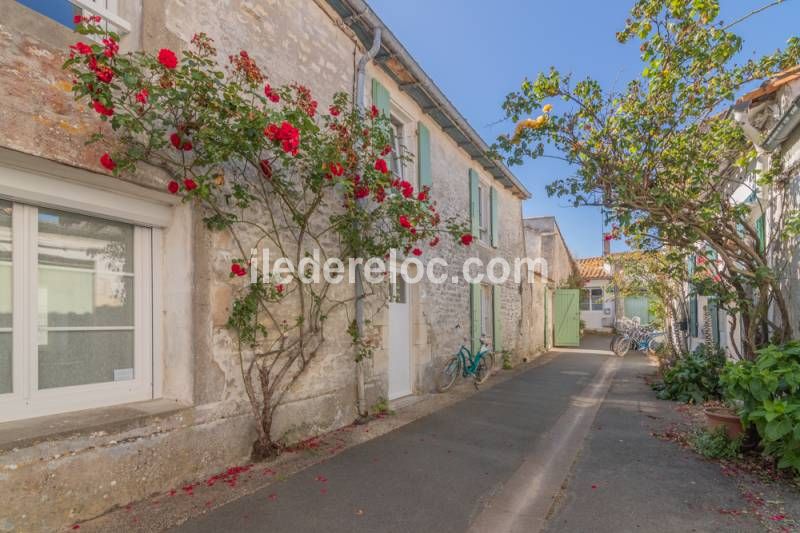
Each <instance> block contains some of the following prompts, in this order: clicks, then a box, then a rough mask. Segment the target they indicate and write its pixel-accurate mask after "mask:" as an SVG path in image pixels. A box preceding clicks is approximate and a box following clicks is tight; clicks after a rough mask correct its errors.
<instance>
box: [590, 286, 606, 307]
mask: <svg viewBox="0 0 800 533" xmlns="http://www.w3.org/2000/svg"><path fill="white" fill-rule="evenodd" d="M592 310H594V311H602V310H603V289H592Z"/></svg>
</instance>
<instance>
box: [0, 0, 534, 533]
mask: <svg viewBox="0 0 800 533" xmlns="http://www.w3.org/2000/svg"><path fill="white" fill-rule="evenodd" d="M321 6H322V3H321V2H320V3H317V2H314V1H312V0H304V1H299V0H260V1H235V0H231V1H227V2H223V3H222V4H220V3H219V2H211V1H209V0H202V1H198V2H186V1H183V0H168V1H165V2H161V1H157V0H144V1H143V2H142V6H141V7H142V9H141V12H140V16H141V20H140V22H141V24H138V23H137V24H135V25H134V26H135V27H136V30H135V31H134V32H132V33H131V34H129V35H128V36H126V37H125V38H124V39H123V43H122V45H123V49H129V50H131V49H137V48H143V49H146V50H156V49H158V48H160V47H164V46H167V47H171V48H173V49H182V48H185V47H186V46H187V44H188V41H189V40H190V39H191V37H192V35H193V34H194V33H195V32H199V31H203V32H206V33H207V34H208V35H209V36H211V37H212V38H214V39H215V41H216V44H217V45H218V47H219V50H220V58H224V57H227V55H228V54H233V53H237V52H238V51H239V50H242V49H246V50H248V51H249V52H250V54H251V56H252V57H254V58H255V59H256V61H257V62H258V63H259V65H260V66H262V68H263V70H264V71H265V73H267V74H268V76H269V78H270V82H271V83H273V84H275V85H279V84H283V83H287V82H290V81H297V82H300V83H303V84H305V85H307V86H308V87H309V88H310V89H311V90H312V91H313V93H314V95H315V97H317V98H318V100H319V102H320V108H321V109H326V108H327V107H328V104H329V101H330V97H331V96H332V95H333V93H334V92H337V91H346V92H352V91H353V86H354V67H355V61H356V60H357V58H358V57H359V56H360V54H361V53H362V50H361V49H360V46H359V45H357V44H356V43H355V41H354V39H353V38H351V36H350V35H348V32H347V31H346V30H345V29H343V26H342V24H341V22H340V21H338V20H336V19H335V17H331V16H330V15H329V13H328V12H327V10H326V9H324V8H323V7H321ZM0 10H2V12H3V13H4V17H3V20H2V21H0V86H2V87H3V92H4V100H3V105H2V106H0V147H1V148H3V149H7V150H10V151H13V152H14V153H20V154H27V155H28V156H35V157H36V158H41V160H42V161H45V160H47V161H48V162H52V163H53V164H57V165H61V167H60V168H62V169H64V172H66V169H82V171H83V170H87V171H90V172H92V173H94V175H102V174H103V173H104V171H103V170H102V169H101V168H100V166H99V165H98V159H99V155H100V153H101V152H102V151H101V150H99V149H98V148H97V147H94V146H86V145H85V140H86V139H87V138H88V136H89V135H90V134H91V133H92V132H94V131H96V130H97V128H99V127H102V126H99V122H98V121H97V120H96V117H95V116H94V114H93V113H90V112H89V111H88V110H87V108H86V107H85V106H82V105H79V104H76V103H75V102H73V99H72V95H71V92H70V80H69V79H68V77H67V76H65V75H64V74H63V72H62V71H61V63H62V62H63V59H64V57H65V50H66V47H67V45H68V44H70V43H72V42H74V41H75V40H76V38H75V36H74V35H73V34H72V32H71V31H69V30H68V29H66V28H64V27H62V26H60V25H58V24H56V23H55V22H53V21H50V20H48V19H45V18H44V17H43V16H41V15H39V14H37V13H34V12H32V11H30V10H28V9H27V8H24V7H22V6H21V5H19V4H17V3H16V2H13V1H12V0H0ZM129 15H131V16H139V11H138V9H133V10H132V11H131V13H129ZM232 29H235V30H232ZM373 76H374V77H376V78H378V79H379V80H381V83H383V84H384V86H386V87H387V88H388V89H389V91H390V93H391V94H392V97H393V99H395V100H396V101H397V103H398V105H399V106H400V107H402V110H403V111H404V112H405V114H406V115H407V117H408V118H409V124H410V125H412V126H413V125H415V124H416V123H417V121H419V120H421V121H423V122H424V123H425V124H426V125H427V127H428V129H429V130H430V132H431V151H432V160H433V180H434V186H433V195H434V196H436V197H437V198H438V201H439V206H440V208H441V211H442V214H443V216H444V217H448V216H460V217H462V218H464V217H465V215H466V214H467V213H468V212H469V190H468V178H467V176H468V169H469V168H470V167H472V168H475V170H477V171H478V172H479V173H480V174H481V176H482V177H483V178H485V179H487V180H491V178H490V176H488V174H486V173H485V171H484V170H483V169H481V168H479V167H478V166H477V165H476V163H475V162H474V161H473V160H472V159H471V158H470V157H469V156H468V155H467V154H466V153H465V152H464V151H463V150H462V149H461V148H459V147H458V146H457V145H456V144H455V143H454V142H453V141H452V139H451V138H450V137H448V136H447V135H445V134H444V133H443V132H442V131H441V130H439V129H438V127H437V126H436V125H435V123H433V122H432V121H431V120H430V119H429V118H428V117H427V116H426V115H424V113H422V111H421V110H420V109H419V108H418V106H417V105H416V104H415V103H414V102H413V101H411V100H410V99H409V98H408V97H407V96H406V95H405V94H404V93H402V92H401V91H400V90H399V89H398V88H397V86H396V85H395V84H394V82H393V81H392V80H391V79H389V78H388V76H386V75H385V73H384V72H383V71H382V70H380V69H379V68H377V67H376V66H374V65H371V66H370V67H369V69H368V77H373ZM406 144H407V146H408V147H409V149H410V150H411V152H412V154H414V152H415V150H416V130H415V129H414V130H413V131H409V136H408V139H407V143H406ZM104 179H105V180H106V181H105V182H104V185H103V187H105V188H108V189H110V190H118V189H121V188H123V187H131V186H132V185H131V184H133V185H135V186H136V188H137V190H138V189H140V190H141V191H142V192H141V194H143V195H145V194H147V195H151V196H153V195H155V196H158V197H159V200H160V201H164V202H167V201H170V200H169V199H168V198H167V199H165V198H162V196H167V195H166V194H165V193H164V192H163V191H164V188H165V184H166V177H165V176H164V175H162V174H160V173H158V172H155V171H153V170H151V169H146V168H142V169H140V170H139V171H138V172H137V174H135V175H130V176H124V177H121V178H113V177H110V176H108V177H106V178H104ZM494 186H495V187H496V188H497V189H498V192H499V198H498V201H499V204H498V205H499V215H500V216H499V224H500V232H499V234H500V242H499V246H498V247H497V249H495V248H492V247H491V246H488V245H485V244H481V243H479V244H476V245H475V246H473V247H470V248H467V247H464V246H460V245H458V244H455V243H452V242H451V241H449V240H448V239H443V242H442V245H441V246H440V247H439V248H436V249H433V250H426V251H425V256H424V258H426V259H430V258H431V257H435V256H440V257H443V258H445V259H446V260H447V261H448V263H449V264H450V265H451V270H450V272H448V278H449V277H450V275H451V273H452V274H460V269H461V263H462V262H463V260H464V259H465V258H466V257H467V256H468V255H470V254H478V255H480V256H481V257H482V258H483V259H484V262H488V260H489V259H490V258H491V257H494V256H497V255H500V256H503V257H505V258H506V259H507V260H509V262H511V264H513V261H514V259H515V258H516V257H518V256H523V255H524V242H523V241H524V238H523V230H522V222H521V199H520V198H519V197H518V196H516V195H515V194H514V193H513V192H512V191H510V190H508V189H504V188H503V187H502V186H501V185H499V184H497V183H494ZM159 195H160V196H159ZM164 234H165V235H164V239H165V242H166V248H167V250H169V254H172V255H170V256H169V257H165V258H162V261H163V264H162V268H161V270H162V271H163V278H162V279H161V280H160V282H161V283H163V284H164V285H166V286H165V289H164V300H165V302H164V308H163V309H162V310H160V311H161V316H162V317H163V319H164V324H163V331H162V332H161V336H162V337H163V361H162V362H161V363H156V364H158V365H159V367H158V368H156V369H155V372H154V374H155V376H156V377H157V379H159V381H158V383H156V385H155V390H157V391H160V393H159V395H163V397H164V398H167V399H170V400H173V401H174V402H175V405H176V406H180V407H181V411H180V414H179V415H173V416H170V417H166V418H158V417H156V418H154V419H151V420H149V421H147V422H144V423H141V424H138V425H137V426H136V427H135V429H130V428H126V429H125V430H121V429H119V428H117V429H114V428H109V429H108V430H107V431H101V432H100V434H99V436H97V437H96V438H95V437H91V438H89V437H87V436H86V435H83V434H77V433H76V434H75V435H72V436H69V435H67V436H64V435H63V434H62V435H60V436H58V437H57V438H53V439H49V440H48V439H44V440H39V441H37V442H36V443H34V442H29V443H27V444H25V445H23V446H22V447H21V448H17V449H9V450H6V451H0V480H2V481H3V483H2V486H0V497H2V498H3V499H4V500H5V501H6V502H11V504H10V505H6V506H3V508H2V510H0V529H10V530H14V529H17V530H20V531H28V530H36V531H42V530H48V529H57V528H60V527H63V526H66V525H69V524H70V523H73V522H75V521H76V520H78V519H85V518H89V517H91V516H94V515H97V514H99V513H101V512H103V511H104V510H106V509H108V508H110V507H112V506H114V505H124V504H126V503H127V502H130V501H133V500H136V499H139V498H142V497H144V496H146V495H148V494H150V493H152V492H157V491H162V490H167V489H170V488H173V487H175V486H179V485H180V484H181V483H183V482H185V481H188V480H191V479H196V478H198V477H202V476H205V475H207V474H209V473H213V472H215V471H218V470H220V469H222V468H224V467H226V466H229V465H230V464H231V463H234V462H237V461H243V460H245V458H246V455H247V452H248V450H249V445H250V442H252V436H253V435H252V433H253V431H252V426H251V424H250V418H249V414H248V407H247V406H246V403H245V401H244V395H243V390H242V384H241V376H240V374H239V370H238V368H237V364H236V360H235V357H234V354H235V350H234V342H233V339H232V337H231V335H230V333H229V332H228V331H227V330H226V329H225V328H224V324H225V321H226V320H227V315H228V312H229V310H230V304H231V299H232V292H231V287H230V283H229V279H228V268H229V264H230V258H231V257H232V256H235V252H234V250H233V247H232V245H231V243H230V241H229V239H228V238H227V237H226V236H225V235H222V234H210V233H209V232H208V231H207V230H206V229H205V227H204V226H203V224H202V222H201V221H200V218H199V217H198V213H197V212H195V210H194V208H192V207H190V206H182V207H176V208H175V221H174V223H173V225H172V226H171V227H170V228H166V229H165V231H164ZM173 259H174V260H180V261H182V262H181V264H182V265H186V266H185V268H183V269H181V270H180V271H177V270H176V269H174V268H171V265H173V264H175V263H173V262H172V260H173ZM157 282H159V280H157ZM543 290H544V289H543V288H542V289H531V290H529V289H528V287H527V286H525V284H518V283H514V282H509V283H507V284H506V285H505V286H504V287H503V289H502V302H503V304H502V313H503V328H502V330H503V346H504V347H505V348H506V349H509V350H512V351H513V353H514V354H515V357H517V358H523V357H527V356H529V355H530V354H531V353H533V352H535V351H536V350H539V349H541V343H540V342H533V341H530V340H529V337H528V336H527V335H528V333H526V332H527V331H529V328H527V327H525V324H531V323H535V320H534V314H530V316H529V315H526V310H527V309H531V310H532V309H534V307H535V305H534V300H535V299H537V298H541V295H542V294H543ZM537 291H538V292H537ZM525 298H529V300H528V301H527V302H524V299H525ZM411 301H412V306H413V307H412V308H413V317H412V332H413V338H414V340H413V352H414V353H413V362H414V367H415V370H416V372H415V373H414V388H415V392H417V393H424V392H429V391H431V390H432V388H433V369H434V367H435V363H436V361H437V360H439V359H440V358H442V357H444V356H445V355H448V354H451V353H453V352H454V350H456V349H457V347H458V345H459V344H460V343H461V340H462V339H461V337H462V336H463V335H464V334H465V333H464V332H467V334H468V331H469V324H470V320H469V289H468V286H467V285H466V283H465V282H464V281H463V280H461V281H460V282H459V283H457V284H454V283H449V282H448V283H445V284H442V285H436V284H430V283H425V282H423V283H420V284H418V285H416V286H414V287H413V290H412V293H411ZM531 313H533V312H532V311H531ZM346 320H347V316H346V315H345V314H343V313H342V314H339V315H337V316H335V317H332V318H331V325H330V331H335V332H338V333H337V334H336V335H333V336H332V338H331V339H330V342H328V343H327V344H326V350H325V352H324V353H322V354H321V355H320V357H319V358H318V360H316V361H315V362H314V364H313V366H312V367H311V368H310V369H309V372H308V373H307V374H306V375H305V376H303V378H302V379H301V380H300V381H299V382H298V383H297V384H296V386H295V387H294V388H293V390H292V392H291V393H290V394H289V396H288V397H287V399H286V402H285V404H284V405H283V406H282V407H281V408H280V409H279V410H278V412H277V414H276V420H275V429H274V436H275V437H281V436H285V437H286V438H287V439H289V440H293V439H298V438H302V437H305V436H309V435H313V434H318V433H321V432H324V431H328V430H331V429H334V428H337V427H341V426H343V425H345V424H348V423H350V422H351V421H352V420H353V419H354V418H355V416H356V408H355V402H356V386H355V364H354V363H353V360H352V354H351V353H350V348H349V339H348V337H347V335H346V334H345V333H344V331H345V329H346ZM526 321H527V322H526ZM457 324H460V325H461V326H462V328H461V329H460V330H456V329H455V326H456V325H457ZM375 325H376V326H377V334H378V336H379V338H380V337H382V338H385V337H386V334H387V331H388V324H387V323H386V316H385V313H378V315H377V316H376V317H375ZM531 327H534V326H531ZM535 327H537V328H538V327H539V326H535ZM539 329H543V325H542V327H541V328H539ZM530 331H532V330H530ZM387 357H388V355H387V352H386V350H385V349H383V348H380V349H379V350H378V351H377V352H376V354H375V356H374V358H373V359H372V360H371V361H370V362H369V365H368V366H369V376H368V377H369V383H368V392H369V398H368V404H370V405H371V404H373V403H374V402H376V401H377V400H378V399H379V398H381V397H383V396H385V395H386V379H387V378H386V369H387V367H388V359H387ZM157 361H161V359H158V358H157ZM143 408H145V409H146V408H147V407H146V406H145V407H143ZM26 423H27V421H26ZM31 423H35V421H32V422H31ZM2 429H3V424H0V432H2ZM112 481H113V483H112ZM21 487H22V489H20V488H21ZM8 488H11V490H10V492H9V490H8ZM34 494H35V495H36V496H35V497H34V496H33V495H34ZM43 502H46V503H44V504H43Z"/></svg>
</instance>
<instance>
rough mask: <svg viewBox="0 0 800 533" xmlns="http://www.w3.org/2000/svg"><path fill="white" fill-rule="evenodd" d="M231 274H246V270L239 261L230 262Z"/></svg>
mask: <svg viewBox="0 0 800 533" xmlns="http://www.w3.org/2000/svg"><path fill="white" fill-rule="evenodd" d="M231 274H233V275H234V276H239V277H241V276H244V275H245V274H247V270H246V269H245V268H244V267H243V266H242V265H240V264H239V263H231Z"/></svg>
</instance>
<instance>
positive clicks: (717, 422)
mask: <svg viewBox="0 0 800 533" xmlns="http://www.w3.org/2000/svg"><path fill="white" fill-rule="evenodd" d="M704 412H705V414H706V425H707V426H708V429H709V431H712V432H713V431H716V430H717V429H718V428H725V433H726V434H727V435H728V438H729V439H731V440H734V439H736V438H738V437H739V436H740V435H741V434H742V433H743V432H744V430H743V428H742V419H741V417H739V414H738V410H737V409H736V408H734V407H731V406H729V405H725V404H718V403H708V404H706V408H705V409H704Z"/></svg>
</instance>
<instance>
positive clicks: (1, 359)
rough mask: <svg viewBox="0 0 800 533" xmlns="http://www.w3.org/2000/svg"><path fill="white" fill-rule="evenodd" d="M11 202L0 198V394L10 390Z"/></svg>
mask: <svg viewBox="0 0 800 533" xmlns="http://www.w3.org/2000/svg"><path fill="white" fill-rule="evenodd" d="M11 287H12V281H11V203H10V202H6V201H5V200H0V394H6V393H9V392H12V367H11V364H12V362H11V349H12V345H11V340H12V335H11Z"/></svg>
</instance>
